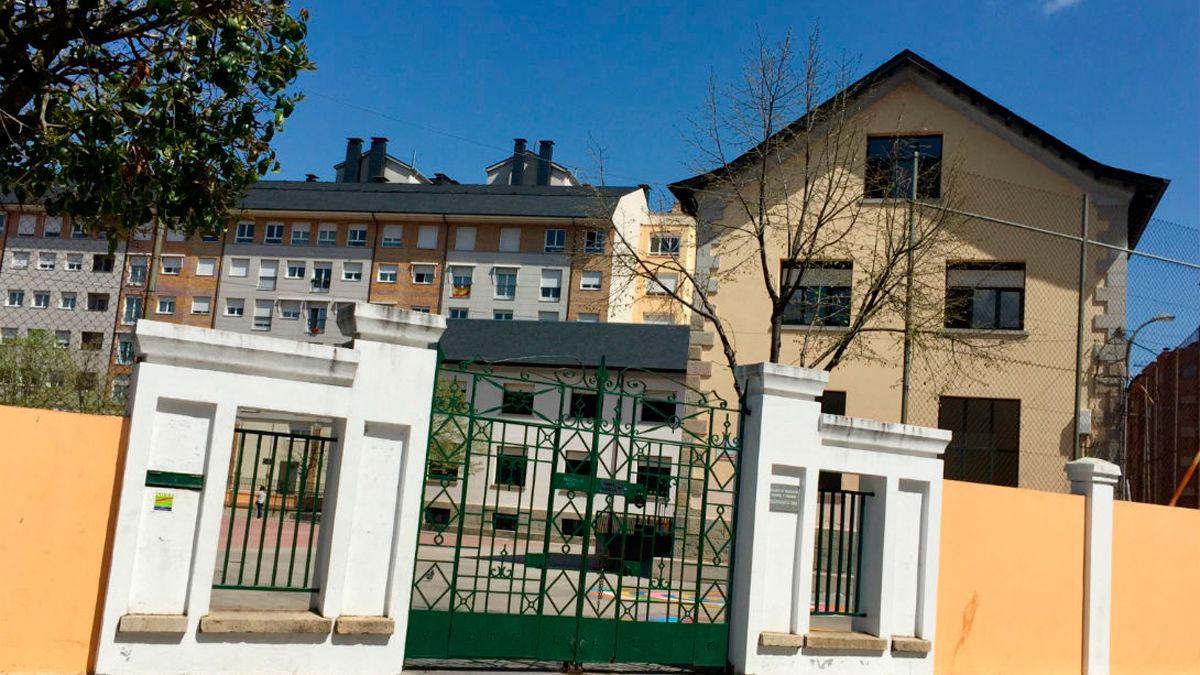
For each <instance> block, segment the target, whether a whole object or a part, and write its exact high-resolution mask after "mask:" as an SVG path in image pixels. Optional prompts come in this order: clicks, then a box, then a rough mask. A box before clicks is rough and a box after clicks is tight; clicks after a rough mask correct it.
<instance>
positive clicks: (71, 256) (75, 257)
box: [67, 253, 83, 272]
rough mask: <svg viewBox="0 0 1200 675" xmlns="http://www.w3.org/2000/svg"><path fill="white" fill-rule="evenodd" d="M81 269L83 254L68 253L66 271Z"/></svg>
mask: <svg viewBox="0 0 1200 675" xmlns="http://www.w3.org/2000/svg"><path fill="white" fill-rule="evenodd" d="M82 269H83V254H82V253H68V254H67V271H68V272H78V271H80V270H82Z"/></svg>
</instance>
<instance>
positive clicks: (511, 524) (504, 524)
mask: <svg viewBox="0 0 1200 675" xmlns="http://www.w3.org/2000/svg"><path fill="white" fill-rule="evenodd" d="M492 529H494V530H504V531H507V532H515V531H516V530H517V514H515V513H500V512H499V511H497V512H495V513H493V514H492Z"/></svg>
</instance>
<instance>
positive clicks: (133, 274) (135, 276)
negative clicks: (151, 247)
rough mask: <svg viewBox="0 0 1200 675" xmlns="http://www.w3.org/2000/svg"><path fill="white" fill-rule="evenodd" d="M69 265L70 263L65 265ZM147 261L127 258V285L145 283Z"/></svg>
mask: <svg viewBox="0 0 1200 675" xmlns="http://www.w3.org/2000/svg"><path fill="white" fill-rule="evenodd" d="M67 264H68V265H70V262H68V263H67ZM149 264H150V263H149V260H147V259H146V257H145V256H140V255H139V256H132V257H130V258H129V285H130V286H141V285H142V284H144V283H146V269H147V267H148V265H149Z"/></svg>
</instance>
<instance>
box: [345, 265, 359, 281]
mask: <svg viewBox="0 0 1200 675" xmlns="http://www.w3.org/2000/svg"><path fill="white" fill-rule="evenodd" d="M355 268H357V271H355ZM362 278H363V264H362V263H361V262H342V281H350V282H355V281H362Z"/></svg>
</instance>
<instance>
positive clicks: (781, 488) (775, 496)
mask: <svg viewBox="0 0 1200 675" xmlns="http://www.w3.org/2000/svg"><path fill="white" fill-rule="evenodd" d="M770 510H771V511H774V512H775V513H800V486H799V485H788V484H787V483H771V506H770Z"/></svg>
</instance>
